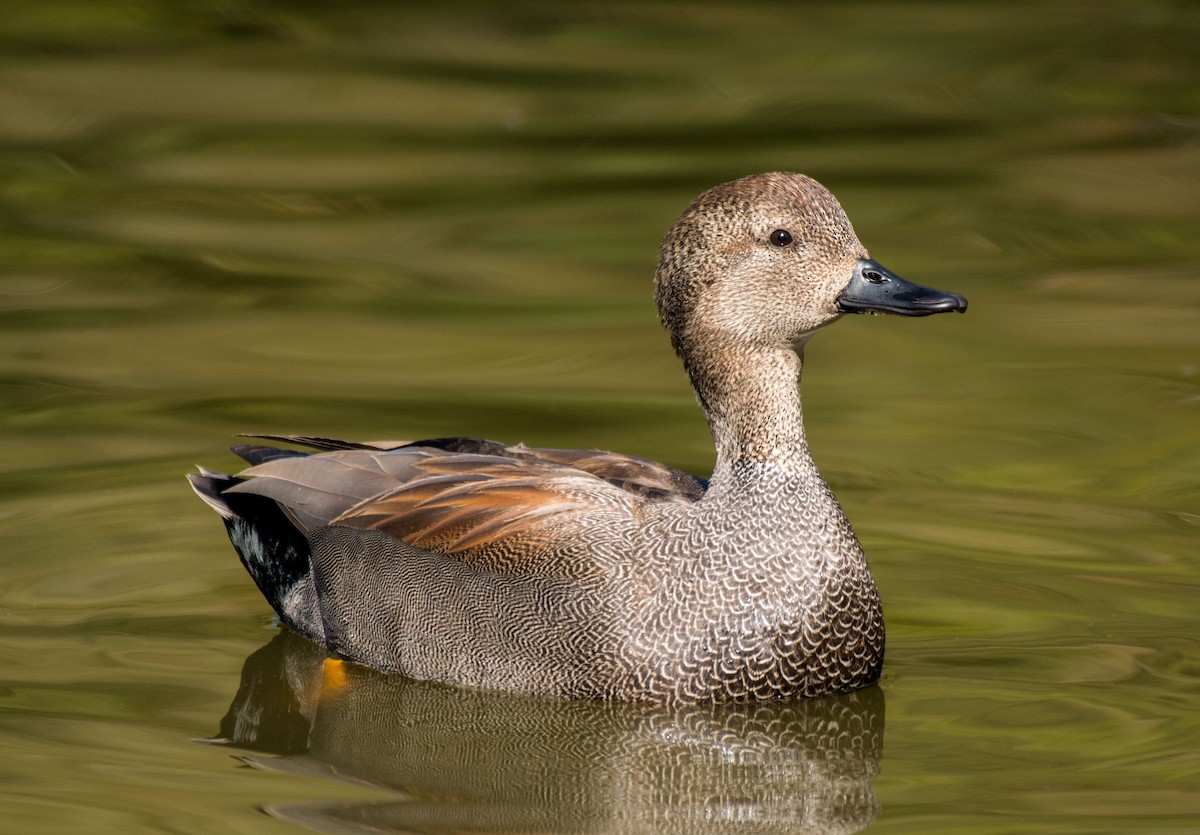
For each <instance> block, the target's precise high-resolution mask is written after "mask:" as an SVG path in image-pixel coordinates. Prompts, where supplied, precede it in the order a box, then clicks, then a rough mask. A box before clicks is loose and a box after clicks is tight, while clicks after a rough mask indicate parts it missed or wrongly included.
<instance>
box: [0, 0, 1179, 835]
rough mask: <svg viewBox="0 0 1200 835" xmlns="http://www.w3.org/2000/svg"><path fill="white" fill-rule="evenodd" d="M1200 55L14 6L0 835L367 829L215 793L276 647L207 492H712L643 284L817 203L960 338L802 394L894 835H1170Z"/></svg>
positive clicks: (741, 18) (284, 796)
mask: <svg viewBox="0 0 1200 835" xmlns="http://www.w3.org/2000/svg"><path fill="white" fill-rule="evenodd" d="M1198 39H1200V7H1198V6H1197V5H1196V4H1195V3H1192V2H1182V1H1181V2H1156V1H1155V0H1139V1H1137V2H1135V1H1134V0H1127V1H1125V2H1122V1H1121V0H1111V1H1110V0H1102V1H1101V2H1058V3H1032V2H1018V3H1009V2H1003V3H1002V2H981V3H973V4H954V3H943V2H914V3H881V2H878V3H871V2H847V3H841V4H836V5H835V4H818V3H795V4H792V3H729V2H725V3H723V2H712V3H689V4H677V3H666V2H650V3H612V2H609V3H590V2H583V3H571V4H563V3H515V4H504V5H499V4H496V5H493V4H486V3H479V2H473V3H472V2H439V3H385V2H344V3H337V4H333V3H316V2H275V3H270V2H249V1H248V0H247V1H246V2H237V1H236V0H228V2H216V1H215V0H214V1H213V2H206V1H205V0H193V1H192V2H169V1H168V0H139V1H138V2H133V0H130V2H123V3H122V2H82V0H81V1H80V2H60V1H59V0H39V2H32V1H30V2H24V1H23V0H10V2H8V3H6V4H5V9H4V13H3V15H2V16H0V218H2V222H0V375H2V376H0V379H2V382H3V385H2V387H0V398H2V400H0V402H2V412H0V432H2V433H3V436H2V440H3V448H4V449H5V455H4V457H3V462H2V463H0V467H2V473H3V475H2V477H0V518H3V520H4V530H5V532H6V542H7V547H6V548H5V549H4V552H3V557H2V558H0V560H2V562H0V616H2V618H0V775H2V776H3V785H2V786H0V805H2V806H3V808H4V809H5V818H6V821H7V824H6V825H10V826H12V827H13V831H21V832H63V831H121V832H135V831H147V832H150V831H154V832H160V831H180V832H210V831H211V832H218V831H219V832H231V831H236V832H284V831H295V830H294V826H293V825H292V824H289V823H284V822H282V821H279V820H275V819H272V818H269V817H264V816H263V815H262V814H261V813H260V812H259V811H258V808H259V807H260V806H261V805H263V804H267V803H270V802H280V801H287V800H291V799H294V800H300V799H306V798H311V797H312V796H313V795H314V793H316V794H320V795H321V796H329V797H331V798H339V797H343V796H345V797H350V796H353V797H358V796H360V795H362V794H363V793H362V791H361V790H360V789H353V788H350V787H347V786H344V785H339V784H333V783H320V782H316V781H315V780H314V778H312V777H307V776H296V775H291V776H289V775H281V774H270V775H268V774H264V773H250V772H247V771H245V770H242V769H239V768H237V767H236V765H237V763H236V761H234V760H231V759H230V757H229V752H228V751H226V750H219V749H214V748H210V747H204V746H198V745H192V744H190V742H189V740H190V739H192V738H194V737H202V736H207V735H211V734H212V733H213V732H214V731H215V729H216V725H217V721H218V720H219V719H220V717H221V715H222V713H223V712H224V710H225V708H226V706H227V704H228V702H229V700H230V699H231V698H232V696H233V694H234V692H235V690H236V689H237V686H238V670H239V668H240V667H241V664H242V661H243V659H245V657H246V656H247V655H248V654H249V653H251V652H252V651H254V650H255V649H257V648H258V647H259V646H260V645H261V644H262V643H263V642H265V641H266V640H267V639H268V638H269V637H270V636H271V635H272V634H273V627H271V625H270V618H269V612H268V609H267V607H266V605H265V604H264V603H263V602H262V601H261V599H260V598H259V596H258V594H257V592H256V591H255V589H254V587H253V585H252V583H251V582H250V581H249V579H248V578H247V577H245V576H244V574H243V572H242V570H241V568H240V566H239V565H238V564H237V561H236V559H235V558H234V556H233V554H232V551H231V549H230V548H229V546H228V543H227V542H226V541H225V538H224V536H223V535H222V533H221V530H220V524H219V522H218V520H217V519H216V518H215V517H214V516H213V515H212V513H211V512H210V511H209V510H208V509H207V508H205V507H204V506H203V505H202V504H200V503H199V502H198V501H196V500H195V498H194V497H193V496H192V495H191V493H190V491H189V490H188V489H187V486H186V484H185V483H184V482H183V480H182V474H183V473H184V472H185V471H187V470H188V469H189V468H190V467H191V466H192V465H193V464H195V463H197V462H200V463H203V464H205V465H207V466H210V467H216V468H230V467H234V466H236V464H235V462H234V459H233V458H232V456H230V455H228V454H227V453H225V452H223V448H224V446H226V445H227V444H228V443H229V442H230V436H231V435H232V434H233V433H235V432H247V431H248V432H253V431H262V432H303V433H309V434H330V435H334V436H342V437H349V438H381V437H384V438H386V437H428V436H443V435H451V434H467V435H476V436H484V437H493V438H496V439H499V440H504V441H508V442H516V441H524V442H526V443H529V444H536V445H540V446H572V447H599V448H610V449H617V450H620V451H623V452H629V453H635V454H640V455H647V456H651V457H655V458H659V459H661V460H664V461H666V462H667V463H670V464H673V465H675V466H680V467H683V468H686V469H689V470H692V471H695V472H697V473H701V474H707V471H708V468H709V467H710V466H711V460H712V452H711V444H710V441H709V438H708V435H707V431H706V428H705V426H704V423H703V420H702V418H701V416H700V413H699V410H698V409H697V407H696V405H695V403H694V402H693V399H692V397H691V393H690V391H689V389H688V387H687V382H686V379H685V378H684V376H683V373H682V370H681V369H680V368H679V367H678V363H677V361H676V359H675V358H674V356H673V355H672V353H671V351H670V348H669V345H668V343H667V340H666V337H665V335H664V334H663V333H662V332H661V330H660V328H659V326H658V323H657V316H656V314H655V311H654V308H653V303H652V300H651V284H650V282H651V277H652V274H653V269H654V261H655V254H656V249H657V246H658V243H659V241H660V240H661V237H662V235H663V234H664V233H665V231H666V230H667V229H668V228H669V227H670V225H671V223H672V222H673V221H674V219H675V217H676V216H677V215H678V213H679V212H680V211H681V210H682V209H683V208H684V207H685V206H686V205H687V204H688V202H690V200H691V199H692V198H693V197H694V196H695V195H696V194H698V193H699V192H700V191H702V190H704V189H706V188H708V187H709V186H711V185H714V184H716V183H718V182H722V181H724V180H729V179H733V178H735V177H739V176H743V175H746V174H750V173H755V172H758V171H764V170H799V171H803V172H805V173H808V174H811V175H813V176H815V177H817V178H818V179H819V180H821V181H822V182H823V183H825V184H826V185H827V186H828V187H830V188H831V189H832V190H833V191H834V193H835V194H837V195H838V197H839V198H840V199H841V201H842V203H843V205H844V206H845V208H846V210H847V212H848V214H849V215H850V217H851V219H852V221H853V222H854V224H855V227H856V229H857V231H858V233H859V237H860V238H861V239H862V240H863V242H864V243H865V244H866V245H867V246H868V247H869V248H870V250H871V253H872V256H873V257H875V258H876V259H878V260H879V261H881V262H882V263H884V264H886V265H887V266H888V267H889V268H891V269H893V270H895V271H897V272H898V273H900V274H901V275H904V276H906V277H908V278H911V279H913V280H916V281H919V282H921V283H924V284H928V285H931V286H935V287H941V288H945V289H951V290H955V291H958V292H961V293H963V294H965V295H966V296H967V297H968V298H969V299H970V301H971V309H970V311H969V313H968V314H967V315H966V316H962V317H957V316H956V317H936V318H934V319H929V320H916V321H907V320H903V321H902V320H898V319H869V318H865V317H852V318H850V319H848V320H847V321H844V322H841V323H839V324H838V325H836V326H835V327H833V328H831V329H830V330H828V331H827V332H825V333H823V334H821V335H820V336H819V337H818V338H817V339H816V340H814V342H813V343H812V344H811V345H810V347H809V350H808V363H807V365H806V372H805V373H806V378H805V403H806V413H807V422H808V427H809V435H810V440H811V442H812V444H813V447H814V454H815V456H816V458H817V461H818V463H819V464H820V465H821V467H822V469H823V471H824V472H825V474H826V476H827V478H828V480H829V481H830V482H831V483H832V485H833V486H834V489H835V490H836V492H837V493H838V495H839V497H840V498H841V500H842V502H843V504H844V505H845V507H846V510H847V513H848V514H849V516H850V518H851V520H852V521H853V522H854V524H855V527H856V529H857V530H858V532H859V535H860V537H861V538H862V540H863V542H864V545H865V547H866V549H867V552H868V554H869V556H870V557H871V559H872V564H873V567H874V570H875V572H876V576H877V579H878V580H879V584H880V587H881V591H882V593H883V597H884V602H885V606H886V608H887V613H888V625H889V649H888V651H889V659H888V668H887V672H886V674H885V678H884V681H883V685H882V686H883V689H884V691H885V693H886V695H887V698H888V706H887V722H888V724H887V736H886V741H885V746H884V758H883V762H882V774H881V776H880V777H879V778H878V779H877V780H876V781H875V783H874V790H875V792H876V793H877V795H878V797H879V802H880V804H881V808H882V811H881V813H880V815H879V817H878V819H877V820H876V821H875V823H874V824H872V826H871V831H878V832H962V831H968V830H969V831H971V832H980V833H984V832H997V833H999V832H1030V831H1037V832H1080V833H1083V832H1088V833H1094V832H1133V831H1161V832H1185V831H1190V830H1191V828H1192V827H1194V826H1195V821H1196V820H1197V819H1200V795H1197V793H1196V792H1195V786H1196V781H1197V778H1198V776H1200V774H1198V769H1197V766H1196V762H1195V756H1194V754H1195V751H1196V750H1197V748H1200V730H1198V726H1197V723H1196V716H1197V715H1198V711H1200V695H1198V693H1200V688H1198V686H1197V685H1198V684H1200V645H1198V642H1197V635H1198V627H1200V614H1198V612H1200V606H1198V604H1200V596H1198V583H1200V567H1198V566H1197V548H1196V542H1197V535H1198V534H1200V61H1197V57H1198V55H1197V50H1196V43H1197V41H1198ZM668 800H669V799H668ZM668 800H664V801H663V802H664V803H666V802H668ZM446 802H447V803H448V804H452V803H453V802H454V800H453V798H450V799H448V800H447V801H446ZM429 831H436V828H433V829H430V830H429ZM744 831H755V830H754V829H753V828H749V829H745V830H744Z"/></svg>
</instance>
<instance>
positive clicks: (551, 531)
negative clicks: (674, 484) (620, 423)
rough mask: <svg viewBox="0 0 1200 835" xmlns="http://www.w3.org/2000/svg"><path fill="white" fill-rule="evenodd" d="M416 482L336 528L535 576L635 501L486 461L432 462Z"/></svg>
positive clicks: (574, 477) (577, 478)
mask: <svg viewBox="0 0 1200 835" xmlns="http://www.w3.org/2000/svg"><path fill="white" fill-rule="evenodd" d="M415 467H416V469H419V470H420V471H422V473H423V476H422V477H419V478H416V479H414V480H412V481H410V482H408V483H406V484H403V485H401V486H399V487H397V488H395V489H393V490H391V491H389V492H387V493H385V494H383V495H380V496H376V497H374V498H371V499H369V500H367V501H364V502H362V503H361V504H358V505H356V506H355V507H352V508H350V509H349V510H347V511H346V512H345V513H343V514H342V515H341V516H339V517H337V518H336V519H334V520H333V524H335V525H345V526H349V527H356V528H363V529H368V530H380V531H386V532H387V533H389V534H391V535H392V536H395V537H397V538H399V539H403V540H404V541H406V542H408V543H410V544H412V545H416V546H418V547H421V548H425V549H427V550H430V551H434V552H437V553H441V554H448V555H454V556H457V557H459V558H460V559H462V560H463V561H464V562H471V563H474V562H479V563H481V564H485V565H487V566H488V567H491V568H495V569H498V570H505V569H508V568H515V567H518V566H519V567H520V568H521V570H523V571H536V570H537V567H538V566H539V565H540V566H541V567H543V568H546V569H547V570H550V571H554V572H557V569H553V568H551V565H550V563H554V562H556V559H555V558H556V557H565V556H566V555H567V554H568V553H569V552H571V551H572V550H573V546H574V545H575V544H576V542H577V541H578V539H579V538H580V536H581V533H582V529H583V528H586V527H589V517H594V516H596V515H604V514H606V513H607V514H616V515H617V516H619V517H621V518H625V519H631V518H632V514H633V504H634V501H635V499H634V498H633V497H632V496H630V495H629V494H627V493H625V492H623V491H620V490H617V489H614V486H613V485H612V484H609V483H608V482H606V481H604V480H603V479H600V478H597V477H596V476H593V475H591V474H590V473H586V472H583V471H580V470H576V469H573V468H571V467H566V466H563V465H559V464H554V463H550V462H541V461H518V460H514V459H512V458H499V457H496V456H490V455H472V454H458V455H454V454H451V455H443V456H433V457H430V458H427V459H424V460H422V461H420V462H418V463H417V464H415Z"/></svg>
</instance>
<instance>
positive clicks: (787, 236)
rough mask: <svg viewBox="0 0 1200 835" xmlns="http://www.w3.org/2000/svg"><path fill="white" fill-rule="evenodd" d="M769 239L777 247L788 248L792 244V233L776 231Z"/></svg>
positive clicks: (784, 230) (781, 230)
mask: <svg viewBox="0 0 1200 835" xmlns="http://www.w3.org/2000/svg"><path fill="white" fill-rule="evenodd" d="M767 238H768V239H769V240H770V241H771V243H773V244H775V246H787V245H788V244H790V243H791V242H792V233H791V232H789V231H788V230H786V229H776V230H775V231H774V232H772V233H771V234H770V235H768V236H767Z"/></svg>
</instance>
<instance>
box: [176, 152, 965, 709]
mask: <svg viewBox="0 0 1200 835" xmlns="http://www.w3.org/2000/svg"><path fill="white" fill-rule="evenodd" d="M655 295H656V298H657V301H658V309H659V313H660V314H661V317H662V322H663V324H664V326H665V327H666V328H667V330H668V331H669V332H670V334H671V342H672V344H673V345H674V347H675V351H676V353H677V354H678V355H679V357H680V358H681V359H682V360H683V365H684V368H685V369H686V370H687V373H688V376H689V378H690V379H691V382H692V386H693V388H694V389H695V392H696V397H697V399H698V400H699V401H700V405H701V406H702V407H703V409H704V413H705V415H706V416H707V418H708V423H709V427H710V428H711V430H712V436H713V440H714V442H715V444H716V454H717V457H716V466H715V468H714V470H713V474H712V478H711V479H710V480H709V481H707V482H705V481H703V480H701V479H698V478H695V477H693V476H691V475H688V474H687V473H683V472H680V471H678V470H674V469H672V468H670V467H667V466H665V465H663V464H659V463H656V462H654V461H649V460H646V459H643V458H635V457H631V456H626V455H619V454H617V453H612V452H597V451H581V450H558V449H537V448H531V447H525V446H522V445H517V446H506V445H504V444H500V443H496V442H494V441H485V440H477V439H470V438H440V439H436V440H427V441H417V442H415V443H405V444H400V443H399V442H397V443H393V444H387V443H382V444H361V443H351V442H345V441H334V440H329V439H325V438H314V437H296V436H265V437H268V438H269V439H271V440H284V441H287V442H290V443H292V444H295V445H301V446H307V447H309V448H310V449H315V450H318V451H317V452H298V451H294V450H285V449H277V448H273V447H265V446H240V447H235V448H234V451H235V452H237V453H238V454H239V455H240V456H242V457H243V458H244V459H246V461H248V462H249V463H250V464H251V465H252V466H251V467H250V468H249V469H246V470H245V471H243V472H242V473H240V474H239V475H238V476H236V477H232V476H228V475H224V474H222V473H217V472H212V471H210V470H205V469H201V472H200V473H199V474H193V475H191V476H189V479H190V480H191V482H192V486H193V488H194V489H195V490H196V492H197V493H198V494H199V495H200V497H201V498H202V499H204V501H205V502H207V503H208V504H209V505H210V506H212V507H213V508H214V509H215V510H216V511H217V512H218V513H219V514H221V516H222V518H223V519H224V521H225V526H226V528H227V530H228V532H229V537H230V539H231V540H232V541H233V545H234V547H235V548H236V549H237V552H238V554H239V555H240V557H241V559H242V563H243V564H244V565H245V567H246V569H247V571H249V573H250V576H251V577H253V578H254V581H255V583H256V584H257V585H258V587H259V589H260V590H261V591H262V593H263V595H264V596H265V597H266V598H267V601H268V602H269V603H270V604H271V606H272V607H273V608H274V609H275V611H276V613H278V615H279V618H280V619H281V620H282V621H283V622H284V623H285V624H287V625H288V626H289V627H291V628H292V629H293V630H295V631H296V632H298V633H300V634H301V635H304V636H305V637H307V638H308V639H310V640H312V641H314V642H316V643H317V644H319V645H321V646H323V647H325V648H326V649H327V651H329V652H330V653H331V654H333V655H334V656H336V657H339V658H342V659H345V660H348V661H352V662H355V663H358V664H364V665H366V666H369V667H374V668H376V669H379V670H383V671H385V672H394V673H402V674H404V675H407V676H410V677H413V678H418V679H429V680H436V681H442V682H447V683H452V684H458V685H472V686H478V687H486V688H493V689H501V690H508V691H515V692H521V693H528V694H541V695H554V696H564V697H579V698H599V699H648V700H655V701H673V702H696V701H753V700H764V699H779V698H797V697H807V696H820V695H824V694H828V693H838V692H844V691H848V690H854V689H857V688H860V687H866V686H868V685H870V684H872V683H874V682H875V681H876V680H877V679H878V678H879V675H880V671H881V668H882V665H883V647H884V628H883V612H882V609H881V607H880V603H879V595H878V592H877V591H876V588H875V582H874V580H873V579H872V577H871V571H870V569H869V567H868V566H867V561H866V558H865V557H864V555H863V552H862V548H861V546H860V545H859V543H858V539H857V538H856V537H855V535H854V532H853V531H852V530H851V529H850V524H849V523H848V522H847V521H846V517H845V515H844V514H843V513H842V509H841V507H840V506H839V505H838V503H837V500H836V499H835V498H834V497H833V494H832V492H831V491H830V489H829V487H828V485H826V483H825V482H824V480H823V479H822V478H821V475H820V473H818V472H817V468H816V465H815V464H814V463H813V460H812V458H811V456H810V455H809V451H808V444H807V442H806V440H805V437H804V427H803V424H802V422H801V414H800V393H799V388H798V383H799V376H800V367H801V358H802V356H803V352H804V345H805V343H806V342H807V341H808V338H809V337H810V336H812V335H813V333H815V332H816V331H817V330H818V329H820V328H821V327H823V326H825V325H828V324H829V323H831V322H833V321H835V320H837V319H838V318H840V317H841V316H842V314H844V313H893V314H900V315H904V316H926V315H929V314H931V313H943V312H948V311H958V312H962V311H964V310H966V307H967V302H966V299H964V298H963V297H962V296H959V295H957V294H955V293H946V292H942V291H938V290H931V289H928V288H925V287H920V286H917V285H915V284H912V283H909V282H907V281H905V280H903V279H901V278H899V277H898V276H896V275H895V274H894V273H891V272H889V271H888V270H887V269H885V268H884V267H883V266H881V265H880V264H878V263H876V262H875V261H872V260H871V259H870V258H869V256H868V255H867V251H866V249H865V248H864V247H863V245H862V244H861V243H859V241H858V238H857V237H856V236H855V234H854V230H853V228H852V227H851V226H850V221H849V220H847V218H846V215H845V212H843V211H842V208H841V206H840V205H839V204H838V202H837V200H836V199H835V198H834V196H833V195H832V194H830V193H829V191H827V190H826V189H825V188H824V187H823V186H821V185H820V184H819V183H817V182H816V181H815V180H812V179H810V178H808V177H805V176H803V175H800V174H781V173H774V174H761V175H758V176H754V177H747V178H745V179H742V180H736V181H734V182H731V183H726V184H724V185H720V186H717V187H716V188H713V189H711V190H710V191H707V192H705V193H704V194H702V195H701V196H700V197H699V198H698V199H697V200H696V201H695V202H694V203H693V204H692V205H691V206H690V207H688V209H687V211H685V212H684V213H683V215H682V217H680V219H679V221H678V222H677V223H676V224H675V227H674V228H673V229H672V230H671V232H670V233H669V234H668V235H667V237H666V240H665V241H664V242H663V245H662V249H661V250H660V252H659V258H658V271H657V275H656V279H655Z"/></svg>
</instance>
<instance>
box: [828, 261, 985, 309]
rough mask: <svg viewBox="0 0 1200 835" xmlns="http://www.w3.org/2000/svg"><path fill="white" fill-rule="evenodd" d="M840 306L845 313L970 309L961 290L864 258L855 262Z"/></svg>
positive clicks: (839, 299) (839, 300) (841, 296)
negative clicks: (919, 280)
mask: <svg viewBox="0 0 1200 835" xmlns="http://www.w3.org/2000/svg"><path fill="white" fill-rule="evenodd" d="M838 307H839V308H840V309H841V311H842V312H843V313H895V314H897V315H900V316H929V315H931V314H933V313H963V312H965V311H966V309H967V300H966V299H965V298H964V297H962V296H960V295H959V294H958V293H948V292H946V291H945V290H934V289H932V288H929V287H922V286H921V285H920V284H913V283H912V282H911V281H905V280H904V279H903V278H901V277H900V276H898V275H896V274H895V273H894V272H891V271H890V270H889V269H888V268H887V267H885V266H883V265H882V264H880V263H878V262H876V261H871V260H870V259H867V258H860V259H859V261H858V263H857V264H855V265H854V277H853V278H851V279H850V283H849V284H847V285H846V289H845V290H843V291H842V293H841V295H840V296H838Z"/></svg>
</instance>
